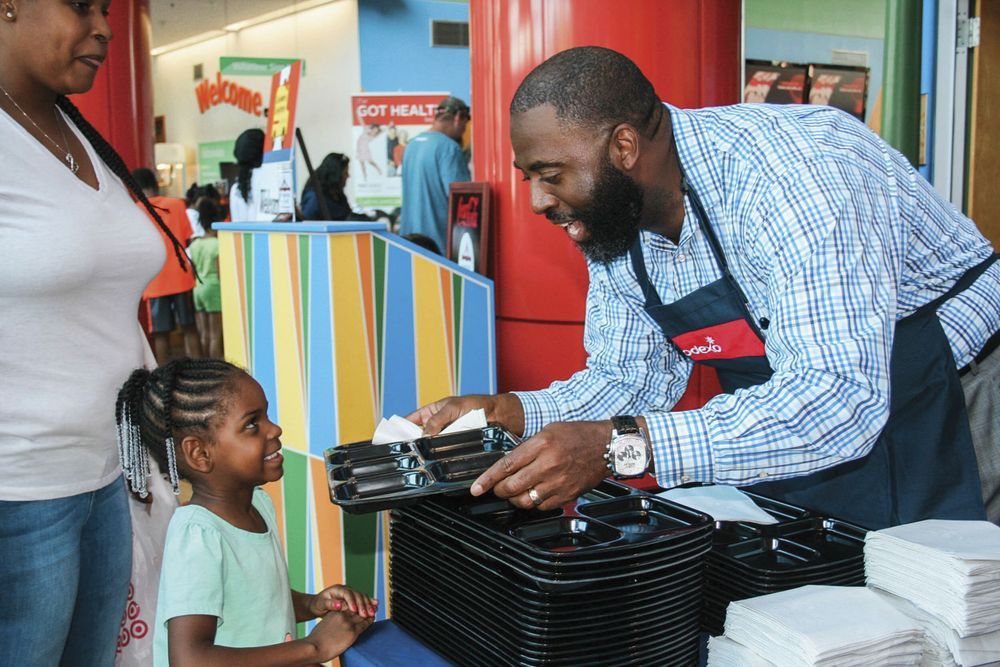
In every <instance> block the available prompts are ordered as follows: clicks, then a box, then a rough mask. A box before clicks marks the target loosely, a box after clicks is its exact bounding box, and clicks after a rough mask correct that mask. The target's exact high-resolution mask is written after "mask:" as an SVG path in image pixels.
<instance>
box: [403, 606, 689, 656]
mask: <svg viewBox="0 0 1000 667" xmlns="http://www.w3.org/2000/svg"><path fill="white" fill-rule="evenodd" d="M393 617H394V618H395V619H396V620H397V622H399V623H400V625H401V626H403V627H404V628H406V629H410V628H413V629H411V632H415V633H419V634H421V635H424V636H427V637H428V643H429V644H431V646H432V647H433V648H435V649H437V650H439V651H441V652H442V653H445V655H448V657H450V658H451V659H455V660H457V661H458V663H459V664H477V665H511V664H521V665H581V664H601V665H631V664H656V665H668V664H670V665H672V664H678V665H690V664H692V663H691V656H692V655H697V640H698V634H697V628H695V629H693V630H692V629H689V628H683V629H678V630H679V631H678V632H674V633H670V632H668V633H666V635H665V636H664V637H662V638H660V641H649V642H644V644H643V645H642V646H641V647H636V648H633V649H621V648H619V647H613V648H611V649H610V650H608V651H607V652H606V653H605V652H604V651H594V650H584V651H579V652H544V651H543V652H537V651H533V650H531V649H529V648H527V647H524V646H521V645H518V644H510V643H505V642H504V641H503V640H502V639H501V638H499V637H495V636H491V635H490V634H489V633H481V632H478V628H477V629H476V630H473V629H471V628H469V627H468V626H467V625H465V624H464V623H460V622H456V621H455V619H451V618H448V617H443V616H441V615H440V613H439V611H438V610H436V609H434V608H433V607H431V606H429V605H426V604H422V603H421V602H420V601H417V600H413V599H409V598H402V597H399V596H397V597H396V598H395V599H394V603H393ZM692 627H693V626H692ZM416 628H419V630H417V629H416ZM428 631H429V632H428ZM456 635H458V636H460V637H461V639H463V640H464V641H463V642H462V643H461V644H459V645H456V643H455V639H456ZM470 644H471V646H472V647H474V650H473V651H472V653H473V654H474V656H472V655H468V654H469V651H467V649H468V648H469V646H470ZM455 649H457V651H456V650H455ZM473 657H474V658H475V659H474V660H473V661H471V662H470V661H469V658H473ZM674 657H676V660H674Z"/></svg>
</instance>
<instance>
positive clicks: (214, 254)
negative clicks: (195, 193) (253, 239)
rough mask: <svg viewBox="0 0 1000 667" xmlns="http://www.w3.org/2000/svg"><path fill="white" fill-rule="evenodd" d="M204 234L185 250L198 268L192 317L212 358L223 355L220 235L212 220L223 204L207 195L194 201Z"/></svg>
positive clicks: (220, 214) (214, 219) (216, 216)
mask: <svg viewBox="0 0 1000 667" xmlns="http://www.w3.org/2000/svg"><path fill="white" fill-rule="evenodd" d="M195 210H196V211H197V213H198V219H199V220H200V221H202V224H203V226H204V231H203V235H202V236H200V237H198V238H196V239H195V240H194V241H192V242H191V246H190V247H189V248H188V254H189V255H191V262H192V263H193V264H194V267H195V269H196V270H197V271H198V278H199V279H200V281H199V282H197V283H195V286H194V319H195V322H196V323H197V324H198V333H199V335H200V336H201V349H202V351H203V352H204V353H205V355H206V356H208V357H211V358H213V359H221V358H222V289H221V287H220V286H219V235H218V234H217V233H216V231H215V230H214V229H212V224H214V223H216V222H221V221H222V207H221V206H220V205H219V204H217V203H215V201H214V200H212V199H210V198H208V197H201V198H200V199H199V200H198V201H197V202H196V203H195Z"/></svg>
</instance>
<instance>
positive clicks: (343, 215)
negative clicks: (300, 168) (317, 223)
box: [301, 153, 352, 220]
mask: <svg viewBox="0 0 1000 667" xmlns="http://www.w3.org/2000/svg"><path fill="white" fill-rule="evenodd" d="M349 164H350V159H349V158H348V157H347V156H346V155H344V154H342V153H330V154H329V155H327V156H326V157H325V158H323V161H322V162H321V163H320V164H319V166H318V167H316V171H315V172H313V174H312V176H310V177H309V178H308V179H307V180H306V185H305V187H304V188H302V200H301V208H302V220H349V219H350V218H351V214H352V212H351V205H350V203H349V202H348V201H347V195H346V194H345V193H344V186H346V185H347V178H348V165H349ZM317 185H318V186H319V189H320V191H321V192H322V193H323V200H324V201H325V202H326V212H327V214H328V216H329V217H324V215H323V209H322V208H321V207H320V203H319V198H318V197H317V196H316V186H317Z"/></svg>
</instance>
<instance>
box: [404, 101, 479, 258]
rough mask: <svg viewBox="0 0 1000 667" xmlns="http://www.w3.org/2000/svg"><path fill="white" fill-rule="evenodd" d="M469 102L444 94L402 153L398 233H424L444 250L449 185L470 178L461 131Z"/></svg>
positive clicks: (466, 121)
mask: <svg viewBox="0 0 1000 667" xmlns="http://www.w3.org/2000/svg"><path fill="white" fill-rule="evenodd" d="M469 118H470V115H469V105H467V104H466V103H465V102H463V101H462V100H460V99H458V98H457V97H446V98H444V99H443V100H441V103H440V104H438V106H437V111H436V113H435V115H434V124H433V125H431V129H429V130H427V131H426V132H423V133H422V134H419V135H417V136H416V137H415V138H414V139H413V140H412V141H410V143H409V144H407V146H406V152H405V153H403V211H402V221H401V223H400V228H399V233H400V234H423V235H425V236H428V237H430V238H431V239H433V240H434V243H436V244H437V246H438V250H439V251H440V252H441V253H442V254H444V252H445V250H446V248H447V245H446V242H445V239H446V234H447V232H448V186H449V185H450V184H451V183H454V182H456V181H469V180H471V179H472V177H471V176H470V174H469V166H468V164H466V161H465V154H464V153H463V152H462V145H461V141H462V135H463V134H465V126H466V125H467V124H468V122H469Z"/></svg>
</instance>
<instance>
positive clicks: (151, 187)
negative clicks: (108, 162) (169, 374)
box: [132, 167, 202, 365]
mask: <svg viewBox="0 0 1000 667" xmlns="http://www.w3.org/2000/svg"><path fill="white" fill-rule="evenodd" d="M132 178H133V179H135V182H136V183H138V184H139V187H141V188H142V191H143V193H145V195H146V197H147V199H149V201H150V202H151V203H152V204H153V206H155V207H156V208H157V209H159V210H160V211H162V213H161V216H162V217H163V221H164V222H165V223H166V226H167V227H168V228H169V229H170V231H171V232H172V234H173V238H176V239H177V240H178V241H180V242H181V243H182V244H184V245H187V244H188V243H189V242H190V240H191V223H190V222H189V221H188V217H187V207H186V206H185V204H184V200H183V199H177V198H176V197H163V196H160V195H159V194H158V193H159V185H158V184H157V182H156V174H155V173H154V172H153V170H152V169H147V168H145V167H140V168H139V169H136V170H135V171H133V172H132ZM163 242H164V243H170V239H169V238H167V236H166V234H165V233H164V234H163ZM194 283H195V277H194V273H193V272H192V271H185V270H183V269H182V268H181V267H180V266H178V265H177V264H175V263H173V262H164V263H163V268H162V269H161V270H160V273H159V274H157V276H156V278H154V279H153V280H152V281H151V282H150V283H149V285H147V286H146V291H145V292H143V294H142V298H143V299H145V300H146V301H147V303H148V308H149V323H150V329H151V330H152V334H153V353H154V354H155V355H156V361H157V363H159V364H161V365H162V364H165V363H167V360H168V359H169V358H170V332H171V331H173V330H174V328H175V327H180V328H181V331H182V333H183V336H184V353H185V354H186V355H187V356H189V357H200V356H201V354H202V352H201V342H200V340H199V338H198V329H197V326H196V324H195V319H194V300H193V298H192V290H193V289H194Z"/></svg>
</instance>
